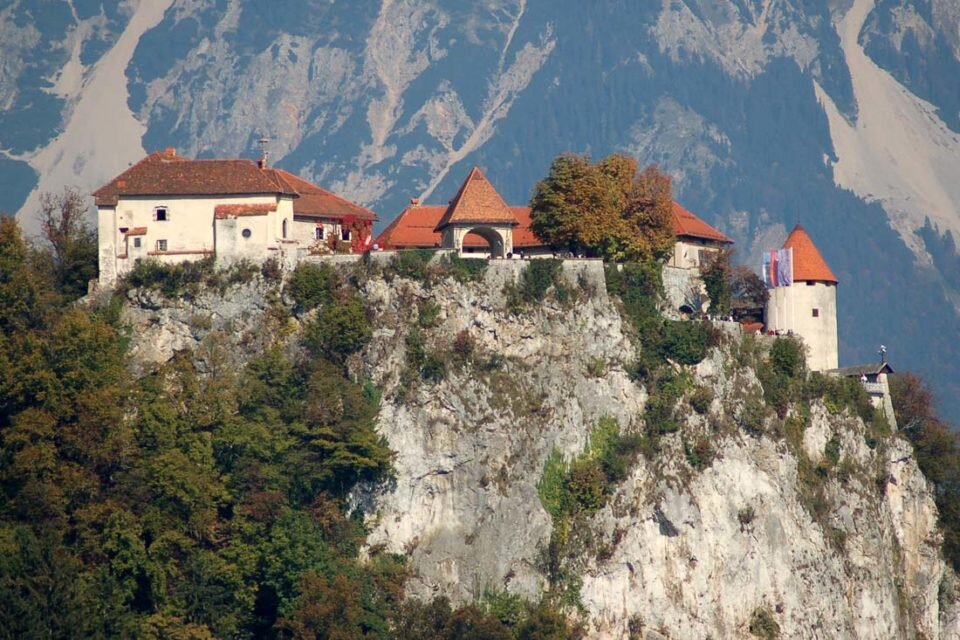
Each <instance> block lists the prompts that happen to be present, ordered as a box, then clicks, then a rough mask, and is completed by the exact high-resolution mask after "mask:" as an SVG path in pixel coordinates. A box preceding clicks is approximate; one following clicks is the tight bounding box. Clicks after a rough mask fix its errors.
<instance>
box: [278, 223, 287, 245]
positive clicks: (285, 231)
mask: <svg viewBox="0 0 960 640" xmlns="http://www.w3.org/2000/svg"><path fill="white" fill-rule="evenodd" d="M280 233H281V235H282V236H283V239H284V240H286V239H287V221H286V220H284V221H283V228H282V229H281V231H280Z"/></svg>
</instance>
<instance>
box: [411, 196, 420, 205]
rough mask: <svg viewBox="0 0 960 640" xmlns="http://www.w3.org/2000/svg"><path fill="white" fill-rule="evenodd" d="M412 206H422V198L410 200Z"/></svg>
mask: <svg viewBox="0 0 960 640" xmlns="http://www.w3.org/2000/svg"><path fill="white" fill-rule="evenodd" d="M410 205H411V206H413V207H418V206H420V198H410Z"/></svg>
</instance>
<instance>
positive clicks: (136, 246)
mask: <svg viewBox="0 0 960 640" xmlns="http://www.w3.org/2000/svg"><path fill="white" fill-rule="evenodd" d="M133 248H134V249H139V248H140V238H134V239H133Z"/></svg>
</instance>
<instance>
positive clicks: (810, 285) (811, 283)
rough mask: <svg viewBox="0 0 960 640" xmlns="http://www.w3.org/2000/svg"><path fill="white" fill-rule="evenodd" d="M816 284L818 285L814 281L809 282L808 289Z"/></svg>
mask: <svg viewBox="0 0 960 640" xmlns="http://www.w3.org/2000/svg"><path fill="white" fill-rule="evenodd" d="M815 284H817V283H816V282H814V281H813V280H807V286H808V287H812V286H813V285H815Z"/></svg>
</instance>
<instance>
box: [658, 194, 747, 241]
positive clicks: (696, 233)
mask: <svg viewBox="0 0 960 640" xmlns="http://www.w3.org/2000/svg"><path fill="white" fill-rule="evenodd" d="M673 235H675V236H676V237H678V238H682V237H688V238H699V239H701V240H713V241H715V242H724V243H729V244H733V240H731V239H730V238H728V237H727V236H725V235H724V234H722V233H720V232H719V231H717V230H716V229H714V228H713V227H711V226H710V225H708V224H707V223H706V222H704V221H703V220H701V219H700V218H698V217H697V216H695V215H693V214H692V213H690V212H689V211H687V210H686V209H684V208H683V207H682V206H681V205H680V204H678V203H677V202H674V203H673Z"/></svg>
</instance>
